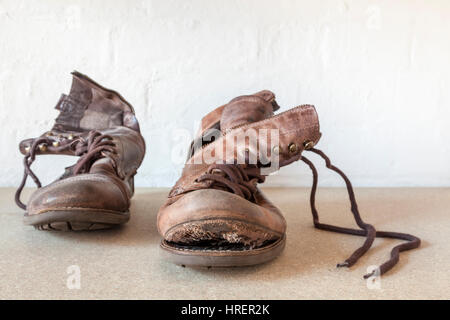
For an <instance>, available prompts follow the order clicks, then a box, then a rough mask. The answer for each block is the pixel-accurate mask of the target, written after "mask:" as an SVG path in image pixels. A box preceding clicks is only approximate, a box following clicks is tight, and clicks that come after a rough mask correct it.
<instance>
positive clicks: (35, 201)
mask: <svg viewBox="0 0 450 320" xmlns="http://www.w3.org/2000/svg"><path fill="white" fill-rule="evenodd" d="M128 207H129V200H128V198H127V196H126V194H125V192H124V191H122V190H121V188H120V187H119V186H118V184H117V183H115V182H114V180H113V179H111V178H108V177H105V176H103V175H97V174H84V175H79V176H74V177H69V178H66V179H63V180H59V181H55V182H53V183H51V184H49V185H48V186H45V187H43V188H40V189H38V190H36V191H35V192H34V193H33V194H32V196H31V198H30V200H29V201H28V205H27V211H28V215H33V214H39V213H43V212H47V211H52V210H55V211H61V210H83V209H85V210H89V209H93V210H105V211H112V212H125V211H127V210H128Z"/></svg>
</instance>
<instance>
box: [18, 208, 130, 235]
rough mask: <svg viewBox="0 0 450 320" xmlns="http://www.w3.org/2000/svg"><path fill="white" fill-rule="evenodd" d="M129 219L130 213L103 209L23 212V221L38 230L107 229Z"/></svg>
mask: <svg viewBox="0 0 450 320" xmlns="http://www.w3.org/2000/svg"><path fill="white" fill-rule="evenodd" d="M129 219H130V213H129V212H128V211H127V212H115V211H104V210H93V209H91V210H89V209H85V210H52V211H47V212H44V213H39V214H33V215H28V214H25V216H24V218H23V222H24V223H25V224H26V225H32V226H34V227H35V228H36V229H38V230H55V231H83V230H101V229H109V228H112V227H114V226H117V225H120V224H123V223H125V222H127V221H128V220H129Z"/></svg>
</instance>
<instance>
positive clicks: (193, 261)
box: [160, 236, 286, 267]
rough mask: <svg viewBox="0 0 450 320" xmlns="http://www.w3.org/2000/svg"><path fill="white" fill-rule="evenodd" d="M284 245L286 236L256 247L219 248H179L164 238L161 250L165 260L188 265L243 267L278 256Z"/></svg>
mask: <svg viewBox="0 0 450 320" xmlns="http://www.w3.org/2000/svg"><path fill="white" fill-rule="evenodd" d="M285 245H286V236H283V237H282V238H280V239H278V240H277V241H275V242H273V243H271V244H269V245H267V246H264V247H260V248H256V249H247V250H220V249H211V248H208V249H197V248H196V249H189V248H188V247H183V248H179V247H177V246H175V245H173V244H171V243H169V242H167V241H165V240H162V241H161V245H160V246H161V249H162V250H161V251H162V255H163V257H164V259H165V260H167V261H170V262H172V263H175V264H177V265H181V266H188V267H243V266H252V265H256V264H261V263H264V262H268V261H270V260H273V259H275V258H276V257H278V256H279V255H280V254H281V252H283V250H284V247H285Z"/></svg>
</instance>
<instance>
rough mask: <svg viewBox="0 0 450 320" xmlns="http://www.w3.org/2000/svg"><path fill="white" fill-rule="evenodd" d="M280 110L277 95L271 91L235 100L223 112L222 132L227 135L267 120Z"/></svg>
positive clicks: (221, 119) (221, 118) (221, 120)
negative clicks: (241, 127) (235, 129)
mask: <svg viewBox="0 0 450 320" xmlns="http://www.w3.org/2000/svg"><path fill="white" fill-rule="evenodd" d="M278 109H279V106H278V104H277V103H276V101H275V94H274V93H273V92H271V91H269V90H263V91H260V92H257V93H255V94H252V95H246V96H240V97H237V98H234V99H233V100H231V101H230V102H229V103H228V104H227V105H226V106H225V107H224V109H223V111H222V115H221V117H220V130H221V131H222V133H225V132H227V131H229V130H231V129H233V128H236V127H239V126H242V125H245V124H249V123H253V122H257V121H261V120H264V119H267V118H269V117H271V116H273V112H274V111H275V110H278Z"/></svg>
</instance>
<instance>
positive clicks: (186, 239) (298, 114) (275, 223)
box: [157, 90, 321, 244]
mask: <svg viewBox="0 0 450 320" xmlns="http://www.w3.org/2000/svg"><path fill="white" fill-rule="evenodd" d="M278 108H279V107H278V104H277V103H276V101H275V95H274V94H273V93H272V92H270V91H268V90H264V91H260V92H258V93H256V94H254V95H247V96H240V97H237V98H235V99H233V100H231V101H230V103H228V104H226V105H223V106H221V107H219V108H217V109H215V110H213V111H212V112H210V113H209V114H208V115H206V116H205V117H204V118H203V119H202V122H201V128H200V130H199V133H198V135H200V136H201V135H202V134H205V133H206V132H207V131H208V129H210V128H219V129H220V130H221V132H222V136H221V137H219V138H218V139H216V140H215V141H213V142H211V143H209V144H207V145H205V146H204V147H203V148H200V149H197V150H191V152H192V156H191V157H190V158H189V159H188V161H187V162H186V165H185V167H184V169H183V172H182V175H181V177H180V179H179V180H178V181H177V182H176V184H175V185H174V187H173V188H172V190H171V191H170V193H169V196H168V199H167V201H166V203H165V204H164V205H163V206H162V207H161V209H160V210H159V212H158V221H157V224H158V230H159V232H160V234H161V235H162V236H163V237H164V239H165V240H167V241H173V242H179V243H184V244H192V243H195V242H196V241H201V240H212V239H214V238H216V240H219V241H220V240H227V239H229V238H230V232H231V231H230V230H232V233H233V234H234V236H235V237H234V238H233V239H234V240H235V241H242V243H248V242H253V243H259V244H262V243H263V242H264V241H265V240H267V239H277V238H280V237H281V236H282V235H283V234H284V233H285V231H286V221H285V220H284V218H283V216H282V214H281V213H280V211H279V210H278V209H277V208H276V207H275V206H273V204H272V203H270V202H269V201H268V200H267V199H266V198H265V197H264V195H263V194H262V193H261V191H259V190H258V191H257V192H256V194H255V197H254V198H255V200H254V202H251V201H249V200H246V199H245V198H242V197H240V196H238V195H236V194H233V193H231V192H228V191H222V190H216V189H211V187H212V185H213V181H211V180H205V181H202V182H197V178H199V177H200V176H201V175H203V174H204V173H205V172H206V170H207V169H208V167H209V165H210V164H209V163H206V161H205V159H206V158H205V155H214V152H215V150H223V154H222V156H220V155H217V160H222V161H223V160H224V159H232V160H233V161H234V163H236V161H237V157H238V155H239V154H242V153H243V152H250V153H254V154H256V156H257V157H259V154H260V153H259V152H258V150H253V149H252V146H250V145H249V144H248V143H247V142H246V141H245V140H244V139H241V141H240V142H239V143H235V142H236V140H235V137H239V136H242V135H243V134H245V132H246V131H247V130H254V131H256V132H260V130H264V129H265V130H270V129H277V130H279V131H278V132H279V143H278V146H279V153H278V156H279V157H278V159H279V164H280V167H281V166H285V165H287V164H289V163H291V162H293V161H296V160H298V159H300V157H301V153H302V151H303V149H304V146H303V144H304V143H305V142H307V141H312V142H313V143H314V144H315V143H317V142H318V141H319V139H320V136H321V134H320V129H319V121H318V117H317V113H316V111H315V108H314V107H313V106H311V105H303V106H299V107H296V108H293V109H291V110H288V111H286V112H283V113H280V114H278V115H274V111H276V110H277V109H278ZM237 141H239V139H238V140H237ZM258 143H259V144H260V147H261V146H262V147H263V148H266V150H265V151H266V154H267V156H268V157H271V155H272V148H271V147H272V146H271V136H270V135H267V136H265V138H264V137H261V138H259V140H258ZM292 143H294V144H296V146H297V150H296V151H295V152H292V151H289V145H291V144H292ZM230 145H232V146H234V148H227V146H230ZM194 151H195V152H194ZM259 160H261V159H259ZM202 221H203V222H204V223H203V224H202ZM208 221H209V222H212V223H208ZM233 223H234V225H235V226H236V225H239V226H242V227H239V228H238V230H236V228H231V227H230V226H232V225H233ZM212 226H214V228H213V227H212ZM220 228H223V230H220ZM257 228H260V229H257ZM262 230H264V231H262ZM236 239H237V240H236Z"/></svg>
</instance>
